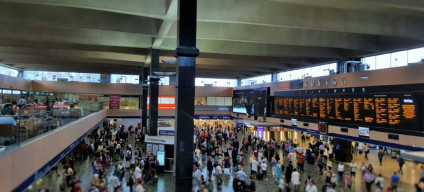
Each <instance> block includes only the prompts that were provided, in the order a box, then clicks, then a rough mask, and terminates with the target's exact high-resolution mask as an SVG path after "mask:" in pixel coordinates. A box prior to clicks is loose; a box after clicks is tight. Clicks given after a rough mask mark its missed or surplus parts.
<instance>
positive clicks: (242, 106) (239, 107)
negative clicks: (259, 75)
mask: <svg viewBox="0 0 424 192" xmlns="http://www.w3.org/2000/svg"><path fill="white" fill-rule="evenodd" d="M268 96H269V88H260V89H247V90H234V92H233V112H234V113H243V114H248V115H260V116H267V98H268Z"/></svg>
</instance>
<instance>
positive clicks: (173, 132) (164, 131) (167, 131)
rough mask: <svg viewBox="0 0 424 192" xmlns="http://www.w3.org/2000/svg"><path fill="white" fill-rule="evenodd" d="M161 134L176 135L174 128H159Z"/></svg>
mask: <svg viewBox="0 0 424 192" xmlns="http://www.w3.org/2000/svg"><path fill="white" fill-rule="evenodd" d="M159 135H163V136H174V135H175V131H173V130H159Z"/></svg>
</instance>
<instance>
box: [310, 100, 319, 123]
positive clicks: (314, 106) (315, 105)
mask: <svg viewBox="0 0 424 192" xmlns="http://www.w3.org/2000/svg"><path fill="white" fill-rule="evenodd" d="M311 104H312V108H311V110H312V117H313V118H318V117H319V99H318V98H312V103H311Z"/></svg>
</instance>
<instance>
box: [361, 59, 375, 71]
mask: <svg viewBox="0 0 424 192" xmlns="http://www.w3.org/2000/svg"><path fill="white" fill-rule="evenodd" d="M363 63H364V64H367V65H369V66H370V68H369V70H374V69H375V56H372V57H365V58H364V60H363Z"/></svg>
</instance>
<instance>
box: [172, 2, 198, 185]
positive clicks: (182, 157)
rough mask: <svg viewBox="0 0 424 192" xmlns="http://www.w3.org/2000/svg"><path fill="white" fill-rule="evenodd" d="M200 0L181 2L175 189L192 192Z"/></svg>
mask: <svg viewBox="0 0 424 192" xmlns="http://www.w3.org/2000/svg"><path fill="white" fill-rule="evenodd" d="M196 18H197V0H179V1H178V27H177V32H178V33H177V34H178V35H177V36H178V37H177V39H178V41H177V42H178V43H177V49H176V53H177V56H178V60H177V64H178V67H177V105H176V109H175V114H176V115H175V121H176V122H175V123H176V127H175V140H174V142H175V145H174V190H175V191H192V187H193V186H192V170H193V134H194V128H193V127H194V89H195V72H196V57H197V56H198V55H199V50H198V49H197V48H196Z"/></svg>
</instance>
